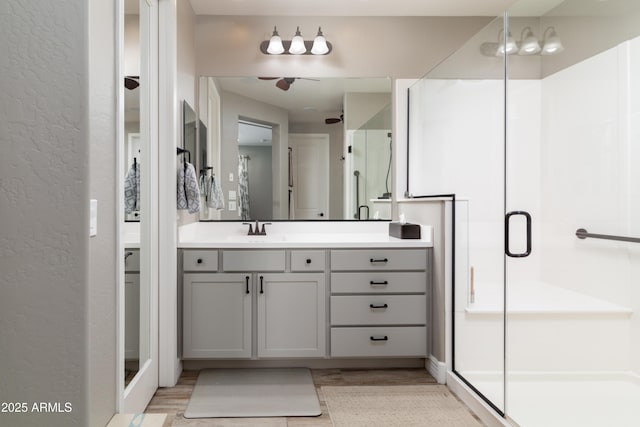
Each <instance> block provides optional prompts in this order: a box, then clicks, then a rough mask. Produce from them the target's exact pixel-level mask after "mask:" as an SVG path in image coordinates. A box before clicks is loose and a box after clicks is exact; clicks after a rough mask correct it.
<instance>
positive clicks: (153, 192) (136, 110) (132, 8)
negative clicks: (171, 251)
mask: <svg viewBox="0 0 640 427" xmlns="http://www.w3.org/2000/svg"><path fill="white" fill-rule="evenodd" d="M123 5H124V16H121V17H120V19H122V23H123V25H122V31H123V32H122V34H121V37H122V51H121V53H120V55H119V57H120V67H119V68H120V73H121V78H122V79H123V80H122V81H121V83H120V84H121V85H122V86H120V88H119V93H120V96H121V99H122V104H121V108H122V110H121V111H120V123H119V124H118V125H119V140H120V144H119V147H118V152H119V154H120V155H119V159H118V164H119V175H120V181H119V182H120V188H121V191H122V193H121V194H122V195H123V200H122V202H121V206H122V210H123V212H122V222H121V223H120V225H119V227H118V228H119V230H120V238H119V241H120V246H119V256H121V257H123V258H124V272H123V273H124V274H123V276H124V277H120V281H119V282H120V283H121V286H122V287H121V288H120V291H119V295H120V298H119V312H120V313H121V321H122V322H123V326H122V327H121V329H120V331H119V334H120V335H124V337H122V338H121V341H120V343H121V346H122V345H123V347H124V348H123V349H122V351H121V353H120V357H121V358H122V359H121V360H119V364H118V365H119V366H121V367H122V368H120V369H122V371H121V372H120V375H122V384H123V385H124V388H123V390H121V396H122V401H121V402H120V403H119V405H120V407H119V410H120V411H122V412H137V411H139V410H141V409H140V408H142V409H144V407H145V406H146V402H148V399H149V398H150V395H149V394H150V393H151V394H152V393H153V391H154V390H155V389H154V388H153V386H154V385H156V386H157V377H158V374H157V366H156V365H155V364H156V363H157V362H156V360H157V357H156V354H157V350H156V348H157V344H154V343H155V341H154V336H155V335H156V333H155V332H154V331H156V330H157V325H156V321H154V314H153V313H154V307H155V305H156V303H155V302H154V299H153V298H154V292H153V291H152V287H153V286H154V285H153V284H154V282H155V280H154V277H153V276H154V268H155V267H154V266H155V257H156V254H155V251H154V250H153V247H154V245H155V239H156V237H155V233H154V231H153V230H154V229H156V228H157V226H156V223H157V209H154V204H155V203H156V202H155V201H156V200H157V168H156V167H155V165H157V150H156V147H155V145H156V144H155V143H154V141H155V140H156V139H157V120H158V119H157V110H156V109H154V108H152V106H153V105H154V104H155V103H157V99H156V97H157V67H158V66H157V62H156V61H157V58H156V56H157V55H156V54H155V52H157V47H155V40H156V39H157V26H156V23H157V2H156V1H153V0H151V1H149V0H125V1H124V3H123ZM154 175H155V176H156V178H155V179H154Z"/></svg>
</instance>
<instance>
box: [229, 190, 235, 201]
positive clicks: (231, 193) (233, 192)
mask: <svg viewBox="0 0 640 427" xmlns="http://www.w3.org/2000/svg"><path fill="white" fill-rule="evenodd" d="M232 200H236V192H235V190H229V201H232Z"/></svg>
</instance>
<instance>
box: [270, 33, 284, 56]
mask: <svg viewBox="0 0 640 427" xmlns="http://www.w3.org/2000/svg"><path fill="white" fill-rule="evenodd" d="M267 52H268V53H270V54H271V55H280V54H281V53H283V52H284V46H283V45H282V39H281V38H280V36H279V35H278V31H277V30H276V27H273V35H272V36H271V39H270V40H269V46H268V47H267Z"/></svg>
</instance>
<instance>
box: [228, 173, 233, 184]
mask: <svg viewBox="0 0 640 427" xmlns="http://www.w3.org/2000/svg"><path fill="white" fill-rule="evenodd" d="M229 182H233V172H229Z"/></svg>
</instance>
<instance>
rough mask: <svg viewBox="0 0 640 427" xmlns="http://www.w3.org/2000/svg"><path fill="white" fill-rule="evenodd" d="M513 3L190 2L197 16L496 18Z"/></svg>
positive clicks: (484, 0) (503, 0) (448, 0)
mask: <svg viewBox="0 0 640 427" xmlns="http://www.w3.org/2000/svg"><path fill="white" fill-rule="evenodd" d="M513 2H514V0H320V1H310V0H191V6H192V7H193V10H194V11H195V13H196V15H253V16H497V15H500V14H502V12H503V11H504V10H505V9H507V8H508V7H509V5H511V4H512V3H513Z"/></svg>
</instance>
